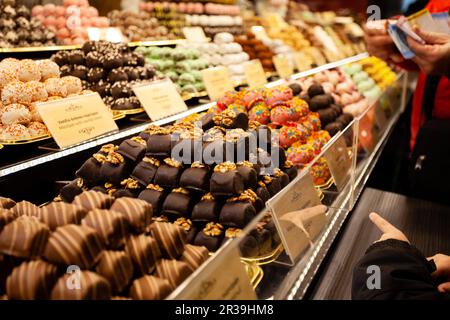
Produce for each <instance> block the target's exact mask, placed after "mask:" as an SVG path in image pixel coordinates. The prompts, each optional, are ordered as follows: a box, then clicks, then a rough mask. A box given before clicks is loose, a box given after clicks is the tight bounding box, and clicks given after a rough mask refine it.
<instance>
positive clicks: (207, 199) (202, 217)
mask: <svg viewBox="0 0 450 320" xmlns="http://www.w3.org/2000/svg"><path fill="white" fill-rule="evenodd" d="M220 210H221V205H220V203H219V202H218V201H216V200H215V199H214V197H213V195H212V194H211V193H207V194H205V195H204V196H203V197H202V198H201V200H200V202H198V203H197V204H196V205H195V206H194V208H193V209H192V221H196V222H217V221H219V214H220Z"/></svg>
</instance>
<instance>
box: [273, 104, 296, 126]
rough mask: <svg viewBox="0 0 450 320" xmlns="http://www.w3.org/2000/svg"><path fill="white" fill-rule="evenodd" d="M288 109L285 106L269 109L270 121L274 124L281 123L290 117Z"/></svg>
mask: <svg viewBox="0 0 450 320" xmlns="http://www.w3.org/2000/svg"><path fill="white" fill-rule="evenodd" d="M290 114H291V113H290V111H289V108H287V107H276V108H274V109H272V110H271V111H270V121H271V122H272V123H274V124H276V125H283V124H285V123H287V122H288V121H289V119H290Z"/></svg>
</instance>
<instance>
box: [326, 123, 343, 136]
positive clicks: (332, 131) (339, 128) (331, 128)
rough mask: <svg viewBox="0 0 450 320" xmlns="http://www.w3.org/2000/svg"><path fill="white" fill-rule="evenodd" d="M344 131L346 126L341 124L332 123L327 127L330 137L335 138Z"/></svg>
mask: <svg viewBox="0 0 450 320" xmlns="http://www.w3.org/2000/svg"><path fill="white" fill-rule="evenodd" d="M342 130H344V125H343V124H342V123H341V122H337V121H336V122H332V123H329V124H327V125H326V126H325V131H328V133H329V134H330V136H332V137H334V136H335V135H336V134H337V133H338V132H339V131H342Z"/></svg>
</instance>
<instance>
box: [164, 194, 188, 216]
mask: <svg viewBox="0 0 450 320" xmlns="http://www.w3.org/2000/svg"><path fill="white" fill-rule="evenodd" d="M192 206H193V201H192V196H191V195H190V194H189V191H188V190H186V189H184V188H177V189H173V190H172V192H171V193H169V194H168V195H167V197H166V199H165V200H164V203H163V206H162V210H161V213H162V214H163V215H165V216H167V217H169V218H170V219H177V218H179V217H190V216H191V212H192Z"/></svg>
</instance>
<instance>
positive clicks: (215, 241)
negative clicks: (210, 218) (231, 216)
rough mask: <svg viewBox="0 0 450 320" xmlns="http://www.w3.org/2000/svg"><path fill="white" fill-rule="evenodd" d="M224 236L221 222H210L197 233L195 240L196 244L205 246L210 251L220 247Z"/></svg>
mask: <svg viewBox="0 0 450 320" xmlns="http://www.w3.org/2000/svg"><path fill="white" fill-rule="evenodd" d="M223 237H224V232H223V226H222V225H221V224H219V223H214V222H210V223H208V224H207V225H206V227H205V228H204V229H203V230H202V231H200V232H199V233H198V234H197V236H196V237H195V240H194V245H196V246H204V247H206V248H207V249H208V250H209V251H210V252H215V251H216V250H217V249H219V247H220V245H221V243H222V240H223Z"/></svg>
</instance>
